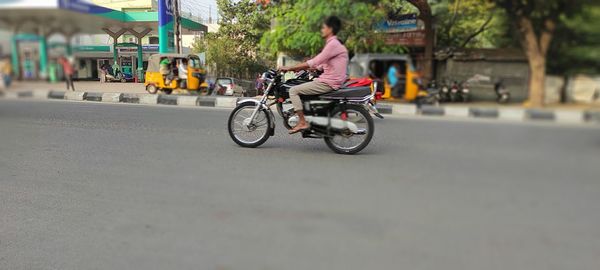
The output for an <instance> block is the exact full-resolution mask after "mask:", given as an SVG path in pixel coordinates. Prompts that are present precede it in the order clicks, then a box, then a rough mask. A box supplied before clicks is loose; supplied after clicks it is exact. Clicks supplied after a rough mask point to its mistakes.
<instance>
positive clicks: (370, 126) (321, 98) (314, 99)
mask: <svg viewBox="0 0 600 270" xmlns="http://www.w3.org/2000/svg"><path fill="white" fill-rule="evenodd" d="M283 75H284V74H283V73H280V72H277V71H275V70H269V71H267V72H265V73H263V75H262V79H263V81H265V82H266V83H267V84H268V86H267V88H266V89H265V93H264V95H263V96H262V97H261V98H260V100H255V99H245V100H241V101H239V102H238V103H237V107H236V108H235V109H234V110H233V111H232V112H231V115H230V116H229V121H228V125H227V128H228V131H229V135H230V137H231V139H232V140H233V141H234V142H235V143H237V144H238V145H240V146H242V147H250V148H254V147H258V146H260V145H262V144H263V143H265V142H266V141H267V140H268V139H269V137H270V136H273V135H275V117H274V114H273V112H272V111H271V106H272V105H276V107H277V112H278V113H279V114H280V115H281V117H282V118H283V124H284V126H285V127H286V128H288V129H291V128H292V127H294V126H296V124H297V123H298V116H297V115H296V113H295V112H294V110H293V108H288V107H289V90H290V88H291V87H293V86H295V85H297V84H300V83H304V82H306V80H309V79H310V78H308V79H306V78H302V79H298V78H295V79H291V80H287V81H284V79H283ZM373 98H374V94H373V92H372V91H371V87H370V86H347V87H344V88H340V89H338V90H336V91H333V92H329V93H326V94H323V95H311V96H302V97H301V99H302V102H303V104H304V114H305V116H306V120H307V121H308V122H309V124H310V128H309V129H307V130H306V131H303V132H302V137H303V138H318V139H324V140H325V143H326V144H327V146H328V147H329V148H330V149H331V150H333V151H334V152H336V153H339V154H355V153H358V152H360V151H361V150H363V149H364V148H365V147H366V146H367V145H368V144H369V142H370V141H371V139H372V138H373V133H374V131H375V130H374V129H375V127H374V123H373V118H371V114H370V113H369V112H368V111H367V109H365V106H367V104H368V103H369V102H370V100H371V99H373ZM286 106H287V107H286Z"/></svg>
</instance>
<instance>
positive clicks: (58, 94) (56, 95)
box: [48, 91, 65, 99]
mask: <svg viewBox="0 0 600 270" xmlns="http://www.w3.org/2000/svg"><path fill="white" fill-rule="evenodd" d="M48 98H49V99H65V92H64V91H50V93H48Z"/></svg>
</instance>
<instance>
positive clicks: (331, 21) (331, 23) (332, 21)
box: [323, 16, 342, 35]
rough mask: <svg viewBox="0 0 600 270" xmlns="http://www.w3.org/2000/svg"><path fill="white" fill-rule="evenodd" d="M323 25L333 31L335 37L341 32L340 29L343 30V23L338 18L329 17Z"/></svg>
mask: <svg viewBox="0 0 600 270" xmlns="http://www.w3.org/2000/svg"><path fill="white" fill-rule="evenodd" d="M323 23H324V24H325V25H327V26H328V27H330V28H331V29H333V34H334V35H337V33H338V32H340V29H342V21H341V20H340V18H338V17H336V16H329V17H327V19H325V22H323Z"/></svg>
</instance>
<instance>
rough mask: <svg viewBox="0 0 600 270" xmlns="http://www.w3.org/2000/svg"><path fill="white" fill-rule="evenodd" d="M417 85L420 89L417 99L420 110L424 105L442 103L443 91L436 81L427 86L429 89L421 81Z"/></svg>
mask: <svg viewBox="0 0 600 270" xmlns="http://www.w3.org/2000/svg"><path fill="white" fill-rule="evenodd" d="M417 85H419V88H420V89H419V92H418V93H417V99H416V104H417V107H419V108H420V107H421V106H423V105H434V106H438V105H440V101H441V99H442V97H441V91H440V89H439V88H438V86H437V83H436V81H435V80H431V81H430V82H429V83H428V84H427V87H425V86H423V83H422V81H421V80H419V81H418V83H417Z"/></svg>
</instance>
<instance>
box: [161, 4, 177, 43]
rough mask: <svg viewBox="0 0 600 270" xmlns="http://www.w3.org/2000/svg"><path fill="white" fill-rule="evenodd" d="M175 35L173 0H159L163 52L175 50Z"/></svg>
mask: <svg viewBox="0 0 600 270" xmlns="http://www.w3.org/2000/svg"><path fill="white" fill-rule="evenodd" d="M173 35H174V28H173V0H158V39H159V43H160V46H159V51H160V52H161V53H167V52H172V51H173V48H174V47H175V38H174V37H173Z"/></svg>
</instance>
